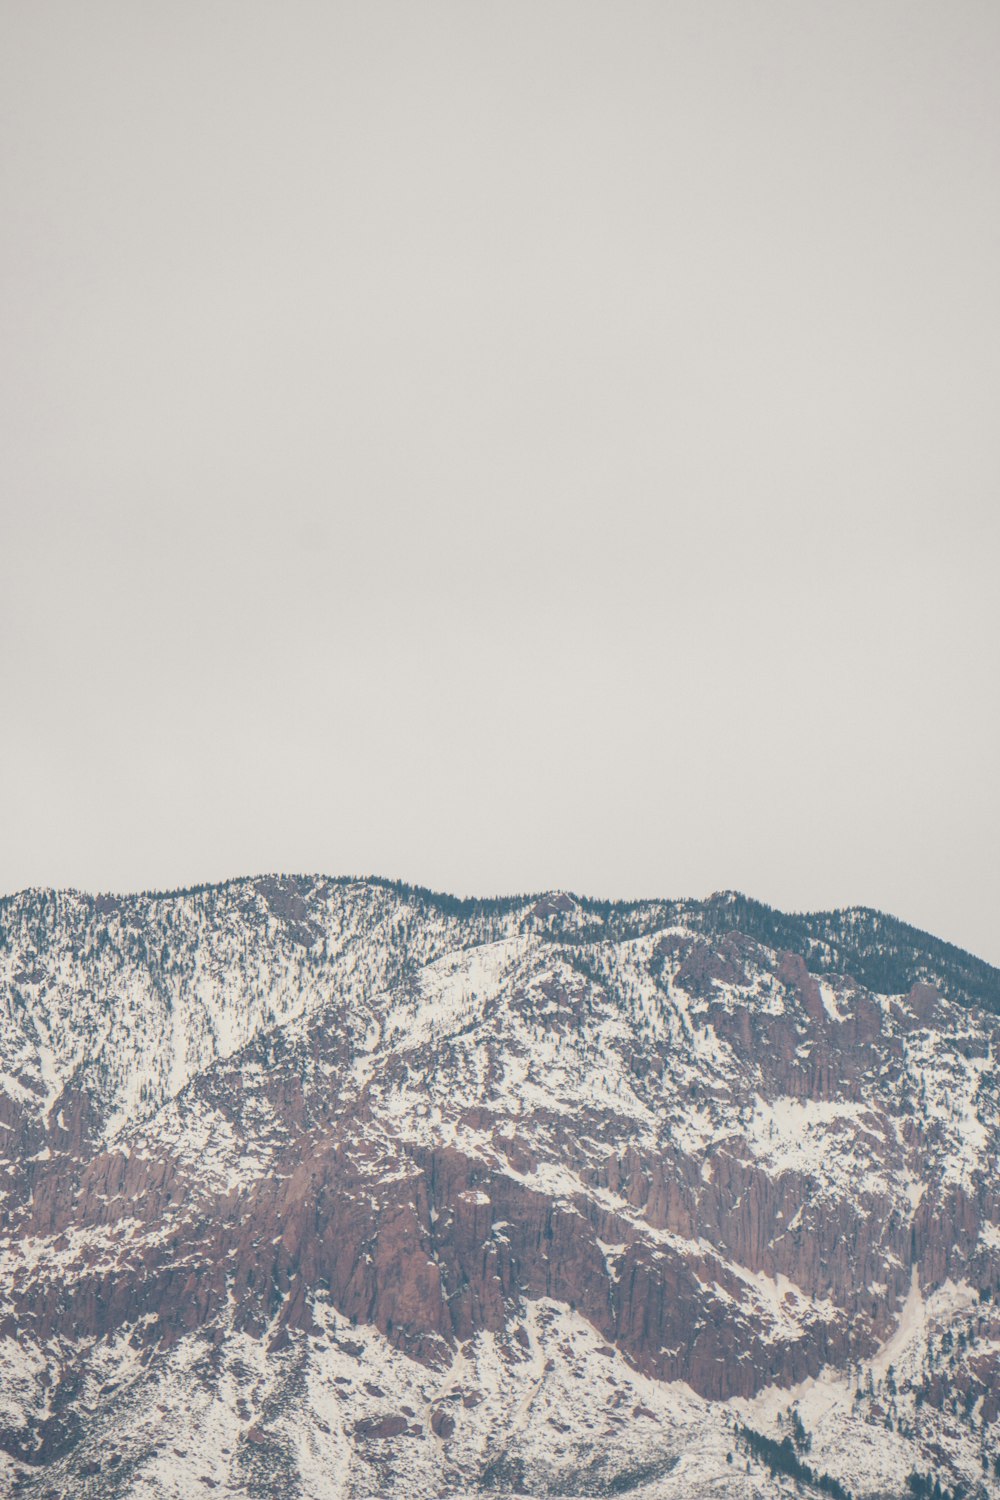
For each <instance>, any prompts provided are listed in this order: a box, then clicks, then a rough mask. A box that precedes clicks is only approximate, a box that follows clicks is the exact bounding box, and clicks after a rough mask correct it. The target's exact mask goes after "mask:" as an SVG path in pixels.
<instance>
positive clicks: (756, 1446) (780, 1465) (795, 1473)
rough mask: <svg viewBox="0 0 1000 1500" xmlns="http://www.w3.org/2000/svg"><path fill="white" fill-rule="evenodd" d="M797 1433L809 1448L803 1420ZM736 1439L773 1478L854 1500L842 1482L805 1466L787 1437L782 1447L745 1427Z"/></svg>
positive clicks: (738, 1432) (773, 1439) (835, 1499)
mask: <svg viewBox="0 0 1000 1500" xmlns="http://www.w3.org/2000/svg"><path fill="white" fill-rule="evenodd" d="M797 1415H798V1414H797V1413H796V1416H797ZM794 1431H795V1436H796V1437H798V1434H799V1432H800V1431H801V1433H802V1442H803V1444H804V1445H808V1434H806V1432H805V1429H804V1428H803V1427H802V1424H801V1419H800V1420H799V1423H798V1427H797V1428H795V1429H794ZM736 1436H737V1438H738V1439H739V1440H740V1442H741V1443H742V1445H743V1447H744V1449H745V1450H746V1451H747V1452H748V1453H752V1454H753V1456H754V1457H755V1458H756V1459H759V1460H760V1462H761V1463H763V1464H766V1465H767V1467H768V1468H769V1469H770V1471H771V1473H772V1474H787V1475H788V1476H789V1477H790V1478H791V1479H795V1480H798V1481H799V1482H800V1483H802V1484H809V1485H812V1487H813V1489H815V1490H819V1491H820V1492H821V1493H822V1494H824V1495H831V1496H832V1497H833V1500H854V1497H853V1496H852V1494H851V1492H850V1490H848V1489H845V1488H844V1486H843V1485H842V1484H841V1482H840V1480H839V1479H834V1478H833V1476H832V1475H830V1474H817V1473H816V1471H815V1470H814V1469H813V1468H812V1466H811V1465H810V1464H807V1463H805V1462H804V1461H803V1460H802V1459H801V1458H800V1457H799V1455H798V1453H797V1452H796V1448H795V1441H793V1439H792V1438H790V1437H783V1438H782V1439H781V1442H780V1443H779V1442H778V1440H777V1439H776V1438H771V1437H767V1436H766V1435H765V1434H764V1433H763V1432H757V1431H756V1430H755V1429H754V1428H753V1427H746V1426H744V1425H742V1424H741V1425H740V1426H739V1427H737V1429H736Z"/></svg>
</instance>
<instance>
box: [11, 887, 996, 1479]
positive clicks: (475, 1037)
mask: <svg viewBox="0 0 1000 1500" xmlns="http://www.w3.org/2000/svg"><path fill="white" fill-rule="evenodd" d="M12 902H13V904H12ZM821 915H823V914H821ZM805 920H806V921H807V922H808V921H811V922H812V923H813V925H812V926H811V927H810V926H806V927H805V928H803V927H801V926H796V925H795V924H796V923H798V922H799V921H800V919H797V918H789V917H788V916H787V915H786V914H783V913H777V914H775V913H773V912H772V911H771V909H769V908H765V907H762V904H761V903H752V902H750V901H749V900H748V898H742V897H733V896H732V895H731V894H719V895H717V896H716V897H713V898H709V900H708V901H707V902H704V903H676V902H675V903H671V902H646V903H637V902H632V903H629V902H621V903H602V902H594V901H588V900H587V899H586V898H578V897H575V896H572V895H570V894H569V893H565V892H548V893H542V894H541V895H540V896H532V897H526V898H521V899H518V898H512V897H508V898H497V899H496V900H494V901H485V902H484V901H477V900H476V899H475V898H472V899H471V900H459V899H458V898H448V897H440V896H436V895H435V894H434V893H428V892H424V891H422V890H421V889H420V888H414V887H407V886H405V885H403V884H401V883H400V884H397V883H393V882H384V881H361V880H350V879H347V878H344V879H342V880H334V879H329V878H325V877H316V878H313V877H284V878H282V877H254V878H250V879H247V880H243V881H238V882H228V883H225V884H224V885H213V886H208V887H204V888H202V889H201V890H200V891H195V892H193V893H190V894H183V893H181V894H177V895H172V896H169V897H166V896H157V895H153V896H142V895H135V896H127V897H109V896H105V897H85V896H80V895H78V894H75V893H64V894H63V895H61V896H60V895H58V894H56V895H53V894H51V893H42V894H41V895H38V896H26V897H21V898H8V901H7V902H5V903H3V904H2V905H0V926H2V927H3V930H4V935H3V939H2V941H0V1003H2V1005H3V1006H4V1017H5V1025H4V1028H3V1030H2V1032H0V1128H2V1131H3V1134H2V1136H0V1146H2V1148H3V1150H2V1156H0V1479H2V1480H3V1482H5V1483H6V1485H7V1489H8V1491H9V1492H10V1493H11V1494H12V1495H17V1496H22V1495H23V1496H26V1497H27V1496H35V1495H39V1496H41V1495H46V1494H49V1493H50V1492H51V1493H54V1494H61V1495H72V1496H73V1497H74V1500H76V1497H77V1496H81V1497H94V1500H96V1497H100V1500H105V1497H109V1500H110V1497H115V1500H117V1497H121V1500H139V1497H142V1500H145V1497H146V1496H147V1495H149V1496H171V1497H176V1500H182V1497H183V1500H187V1497H189V1496H192V1495H200V1494H203V1493H205V1491H206V1490H208V1489H213V1488H217V1489H219V1491H220V1493H224V1494H225V1493H228V1494H230V1495H233V1496H237V1497H244V1496H246V1497H249V1496H275V1497H277V1496H279V1495H281V1496H284V1495H285V1494H288V1495H292V1496H295V1495H301V1496H302V1497H304V1500H306V1497H312V1496H315V1497H317V1500H319V1497H323V1500H327V1497H329V1496H341V1495H342V1496H344V1497H347V1496H351V1497H355V1496H356V1497H362V1496H364V1497H367V1496H374V1495H378V1494H385V1493H389V1494H393V1493H401V1492H406V1493H408V1494H413V1495H415V1496H417V1495H421V1496H422V1495H425V1494H426V1495H438V1494H454V1495H456V1496H457V1495H460V1494H469V1495H471V1494H489V1493H498V1492H501V1493H502V1492H507V1491H511V1492H513V1491H516V1492H518V1493H526V1494H536V1495H539V1496H540V1495H550V1494H551V1495H555V1494H565V1495H568V1494H579V1495H596V1494H605V1493H625V1492H626V1491H629V1492H630V1491H632V1490H635V1491H636V1492H637V1493H640V1494H641V1495H642V1496H643V1500H646V1497H647V1496H648V1500H661V1497H662V1500H680V1497H682V1496H683V1497H687V1496H692V1497H693V1496H698V1495H708V1494H711V1493H717V1492H719V1486H720V1485H722V1486H724V1488H723V1490H722V1492H724V1493H727V1494H730V1493H731V1494H733V1495H736V1496H746V1497H748V1500H749V1497H750V1496H751V1495H752V1494H758V1495H765V1496H767V1497H769V1500H770V1497H772V1496H776V1495H778V1494H780V1493H783V1489H782V1486H783V1485H785V1483H786V1476H787V1475H792V1478H794V1475H795V1474H796V1473H797V1475H798V1479H799V1481H800V1482H802V1483H807V1482H810V1481H807V1480H806V1477H805V1469H806V1468H809V1472H810V1473H811V1474H812V1475H813V1478H816V1479H817V1481H818V1480H819V1479H820V1478H822V1475H823V1474H824V1473H825V1474H827V1475H828V1476H832V1477H833V1478H832V1480H831V1482H834V1481H835V1482H836V1483H837V1484H839V1485H841V1486H842V1488H843V1489H844V1492H845V1493H847V1492H850V1493H851V1494H852V1495H854V1496H861V1495H867V1496H873V1495H875V1494H884V1495H893V1496H896V1495H900V1496H902V1495H903V1494H906V1493H911V1492H912V1493H916V1491H913V1490H912V1486H910V1489H909V1490H908V1489H907V1486H908V1485H909V1481H910V1478H911V1477H912V1476H914V1475H915V1476H916V1479H915V1481H914V1482H915V1483H917V1484H918V1486H919V1484H920V1483H922V1482H923V1479H922V1477H921V1476H927V1475H931V1476H933V1478H937V1479H938V1480H939V1482H940V1485H943V1486H944V1487H946V1488H947V1489H948V1490H949V1491H950V1492H955V1488H956V1486H959V1487H961V1486H964V1487H965V1492H966V1493H967V1494H981V1495H982V1496H987V1495H989V1496H991V1497H993V1496H995V1495H996V1494H997V1493H1000V1492H998V1491H997V1490H996V1488H995V1486H994V1482H993V1480H994V1476H993V1474H992V1470H991V1468H990V1466H991V1465H992V1464H994V1462H997V1463H1000V1441H998V1437H1000V1434H998V1432H997V1420H998V1401H1000V1396H998V1392H1000V1324H998V1323H997V1321H996V1317H995V1315H994V1307H995V1306H996V1305H997V1302H998V1301H1000V1183H998V1172H997V1164H998V1160H1000V1078H998V1070H997V1057H998V1055H1000V1028H998V1025H997V1022H996V1021H995V1019H994V1017H993V1015H992V1014H990V1012H989V1011H988V1010H986V1009H984V1008H982V1007H981V1006H980V1005H979V1004H977V1003H974V1001H975V984H976V983H977V982H978V979H977V976H978V973H979V971H978V970H976V969H975V968H974V967H971V968H970V967H969V966H965V967H963V965H964V960H965V955H962V954H961V953H960V951H959V956H958V959H956V958H955V955H954V953H952V951H951V950H950V947H949V945H942V947H940V948H939V947H935V946H934V945H935V944H936V942H937V940H934V939H929V940H928V943H927V944H926V945H924V946H923V947H921V946H920V945H919V944H914V943H913V940H912V937H911V934H912V933H913V931H914V929H910V928H907V927H906V924H898V923H896V922H895V919H888V918H885V917H884V916H883V914H878V913H877V914H874V917H873V918H871V919H868V918H866V919H864V920H863V921H861V922H860V923H859V921H858V917H857V913H854V914H853V915H852V919H851V920H850V921H845V922H843V923H840V924H836V925H835V926H834V927H831V924H830V923H829V922H828V921H827V922H826V924H825V926H824V925H823V924H822V923H819V922H818V921H816V920H814V918H808V919H805ZM740 924H743V925H740ZM754 924H756V926H757V928H758V933H757V935H755V934H754V933H753V932H749V931H747V930H744V929H745V928H746V927H748V926H752V925H754ZM787 924H792V926H791V927H790V928H789V927H788V926H787ZM841 929H842V930H841ZM786 931H791V932H792V935H793V936H795V935H796V934H798V935H799V936H801V937H802V938H803V939H804V940H807V941H808V942H811V943H819V944H824V945H825V946H823V947H818V948H816V949H814V950H810V957H811V958H812V960H813V962H814V964H816V965H828V964H830V963H831V962H832V961H833V959H834V957H841V958H842V956H843V954H844V953H845V952H850V951H853V950H850V949H849V944H850V943H851V942H853V943H854V944H855V946H856V947H857V949H858V952H859V954H860V955H861V957H862V959H864V954H865V944H870V943H874V941H875V939H876V938H877V939H878V942H879V943H881V944H883V946H886V945H888V946H890V947H891V945H892V944H895V945H896V949H895V950H894V952H893V957H892V964H893V965H894V966H895V967H893V969H892V971H891V972H892V973H893V974H894V975H895V974H899V973H902V974H904V976H905V977H906V978H907V984H906V986H905V988H900V989H896V990H890V991H886V992H880V991H878V990H874V989H872V988H870V987H868V986H866V985H865V984H864V983H861V982H859V981H858V980H857V978H854V977H851V976H850V975H849V974H847V975H844V974H837V973H834V972H833V971H832V970H830V969H829V968H824V967H820V968H819V970H818V972H817V971H814V970H812V969H810V967H809V964H808V962H807V959H806V957H805V956H804V955H803V953H802V952H796V951H795V950H794V949H793V948H791V947H787V946H783V945H781V944H780V943H779V942H778V941H777V939H778V937H779V936H781V935H782V934H783V933H784V932H786ZM761 932H763V935H764V936H768V937H770V939H771V942H770V944H769V943H768V942H765V941H763V940H762V936H761ZM859 932H860V937H859ZM914 962H915V963H916V964H917V966H918V969H919V976H918V977H916V978H913V977H912V972H911V968H909V967H908V965H912V963H914ZM974 962H975V961H974ZM987 967H988V966H987ZM913 972H915V971H913ZM928 974H931V975H932V976H933V975H936V976H937V978H938V979H939V981H940V983H939V984H938V985H934V984H931V983H929V982H928V978H927V976H928ZM970 975H971V978H970ZM989 978H990V976H989V975H987V979H989ZM963 986H964V990H965V1003H961V1004H960V1003H957V1000H956V998H954V996H949V995H948V993H947V989H948V988H953V989H954V990H955V991H956V994H957V991H958V989H959V988H961V987H963ZM987 998H989V996H988V993H987ZM946 1340H950V1343H948V1344H947V1345H946V1343H945V1341H946ZM115 1370H117V1371H118V1374H117V1375H116V1374H115V1373H114V1371H115ZM859 1391H860V1394H858V1393H859ZM161 1408H162V1409H161ZM793 1410H794V1412H795V1413H797V1414H798V1415H797V1420H798V1421H799V1422H804V1423H805V1427H806V1428H807V1429H808V1434H809V1439H810V1443H811V1452H810V1456H809V1459H808V1463H807V1461H806V1459H805V1457H804V1450H801V1449H799V1448H796V1449H795V1450H794V1451H795V1453H796V1454H797V1457H796V1458H795V1463H796V1464H798V1465H799V1469H798V1470H796V1471H794V1472H793V1470H792V1469H790V1468H789V1466H788V1465H789V1464H790V1463H791V1460H789V1459H788V1452H789V1450H787V1449H786V1448H784V1447H782V1444H783V1442H784V1438H785V1435H786V1434H788V1433H792V1432H795V1433H797V1431H798V1429H797V1428H794V1424H793V1425H789V1424H792V1415H791V1413H792V1412H793ZM529 1411H531V1412H534V1413H535V1414H536V1417H537V1420H535V1419H532V1420H531V1421H527V1420H526V1414H527V1413H528V1412H529ZM887 1423H891V1427H890V1426H887V1425H886V1424H887ZM782 1424H784V1426H783V1425H782ZM876 1432H878V1434H879V1438H878V1444H877V1447H873V1443H874V1434H875V1433H876ZM213 1434H215V1436H213ZM789 1441H791V1438H790V1439H789ZM768 1444H771V1446H768ZM793 1446H794V1445H793ZM730 1458H732V1461H730ZM112 1460H114V1461H113V1462H112ZM786 1460H788V1462H787V1463H786ZM783 1463H785V1469H784V1470H782V1468H781V1465H782V1464H783ZM4 1465H5V1466H6V1467H3V1466H4ZM747 1465H749V1472H748V1470H747V1467H746V1466H747ZM95 1466H96V1467H95ZM984 1466H985V1467H984ZM787 1482H789V1483H791V1482H792V1479H788V1481H787ZM574 1486H575V1488H574ZM977 1486H978V1488H977ZM820 1492H824V1493H835V1492H834V1491H832V1490H826V1491H823V1490H822V1489H821V1491H820ZM927 1492H928V1493H930V1489H928V1491H927Z"/></svg>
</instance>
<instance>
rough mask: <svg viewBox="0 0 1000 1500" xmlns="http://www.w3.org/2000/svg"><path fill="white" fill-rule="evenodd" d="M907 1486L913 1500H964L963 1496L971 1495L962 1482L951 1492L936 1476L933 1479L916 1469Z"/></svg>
mask: <svg viewBox="0 0 1000 1500" xmlns="http://www.w3.org/2000/svg"><path fill="white" fill-rule="evenodd" d="M906 1486H907V1489H908V1490H909V1492H910V1494H911V1495H912V1496H913V1500H962V1496H963V1495H967V1494H968V1493H969V1492H968V1490H967V1489H966V1487H965V1485H964V1484H963V1483H962V1481H961V1480H959V1481H958V1483H957V1484H956V1485H955V1488H954V1489H953V1490H949V1489H948V1488H947V1487H946V1486H945V1485H943V1484H942V1483H941V1481H940V1479H938V1478H937V1476H936V1475H935V1476H933V1477H932V1476H931V1475H930V1474H920V1473H918V1472H917V1470H916V1469H914V1471H913V1473H912V1474H911V1475H910V1477H909V1479H908V1480H907V1481H906Z"/></svg>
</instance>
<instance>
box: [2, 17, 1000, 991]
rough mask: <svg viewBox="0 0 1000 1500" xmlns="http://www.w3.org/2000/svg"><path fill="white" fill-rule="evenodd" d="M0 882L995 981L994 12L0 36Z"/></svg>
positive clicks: (93, 25)
mask: <svg viewBox="0 0 1000 1500" xmlns="http://www.w3.org/2000/svg"><path fill="white" fill-rule="evenodd" d="M2 35H3V45H2V48H0V100H2V111H0V169H2V182H0V187H2V194H3V197H2V201H3V233H2V235H0V270H2V276H0V349H2V354H0V368H2V375H0V379H2V383H3V385H2V393H0V394H2V410H3V423H2V435H0V507H2V510H0V522H2V528H0V652H2V658H0V669H2V694H3V696H2V700H0V702H2V705H3V713H2V725H0V772H2V774H0V890H6V891H9V890H14V889H17V888H19V887H22V886H26V885H74V886H79V887H84V888H89V889H108V888H117V889H126V888H137V887H159V888H162V887H167V886H171V885H176V884H187V883H192V882H195V881H202V880H208V879H214V878H218V877H221V876H225V875H230V874H237V873H252V872H256V871H260V870H286V871H293V870H294V871H315V870H323V871H328V872H331V873H348V872H364V873H367V872H378V873H381V874H385V875H392V876H401V877H404V878H407V879H411V880H414V881H418V882H420V883H423V884H428V885H432V886H435V887H438V888H444V889H448V890H451V891H454V892H458V893H470V892H478V893H492V892H499V891H511V890H525V889H542V888H551V887H556V886H559V887H568V888H570V889H575V890H578V891H585V892H588V893H591V894H594V895H638V894H643V895H662V896H680V895H688V894H692V895H703V894H706V893H708V892H709V891H712V890H715V889H719V888H723V887H736V888H739V889H742V890H745V891H747V892H749V893H751V894H753V895H755V896H757V897H759V898H761V899H764V900H766V901H770V902H772V903H774V904H777V905H781V906H784V907H786V908H792V909H802V908H805V907H823V906H834V905H845V904H853V903H865V904H870V905H875V906H879V907H882V908H885V909H888V910H890V911H892V912H894V913H896V914H897V915H899V916H901V917H904V918H906V919H907V920H909V921H912V922H915V923H917V924H918V925H919V926H922V927H925V928H929V929H930V930H932V931H934V932H935V933H937V934H939V935H941V936H943V937H946V938H950V939H951V940H953V941H955V942H958V943H961V944H962V945H964V946H966V947H970V948H972V949H973V950H974V951H976V952H978V953H980V954H981V955H982V956H984V957H986V958H990V959H992V960H993V961H994V962H1000V922H998V915H997V914H998V912H1000V860H998V857H997V849H998V845H1000V776H998V760H1000V754H998V740H1000V619H998V612H1000V606H998V597H1000V590H998V585H997V579H998V551H1000V443H998V420H997V402H998V391H1000V283H998V270H997V268H998V267H1000V88H998V86H997V80H998V79H1000V7H998V6H997V5H996V3H995V0H984V3H978V0H967V3H966V0H963V3H960V4H946V3H940V0H938V3H934V4H924V3H920V0H905V3H892V0H878V3H875V4H872V3H870V0H864V3H860V0H859V3H852V0H838V3H836V4H833V3H829V0H823V3H810V0H796V3H791V0H788V3H776V0H760V3H756V4H753V5H749V4H745V3H742V0H741V3H725V0H718V3H714V4H711V5H707V4H705V3H703V0H697V3H692V4H681V3H672V0H657V3H655V4H636V3H631V0H614V3H611V0H607V3H605V4H600V5H597V4H592V3H588V0H571V3H552V0H532V3H519V0H504V3H503V4H495V3H478V0H477V3H471V4H470V3H467V0H465V3H461V4H458V3H456V4H439V3H423V0H414V3H394V4H387V3H383V0H365V3H353V4H348V5H344V4H335V3H331V0H323V3H315V4H313V3H302V0H289V3H282V4H278V3H269V4H262V3H259V0H239V3H235V0H213V3H211V4H204V3H200V0H199V3H191V0H172V3H170V4H153V3H143V4H136V3H131V0H130V3H124V0H122V3H109V0H90V3H88V4H86V5H83V4H79V3H74V4H64V3H59V0H46V3H42V4H40V3H38V0H7V3H6V4H5V5H4V7H3V28H2Z"/></svg>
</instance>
